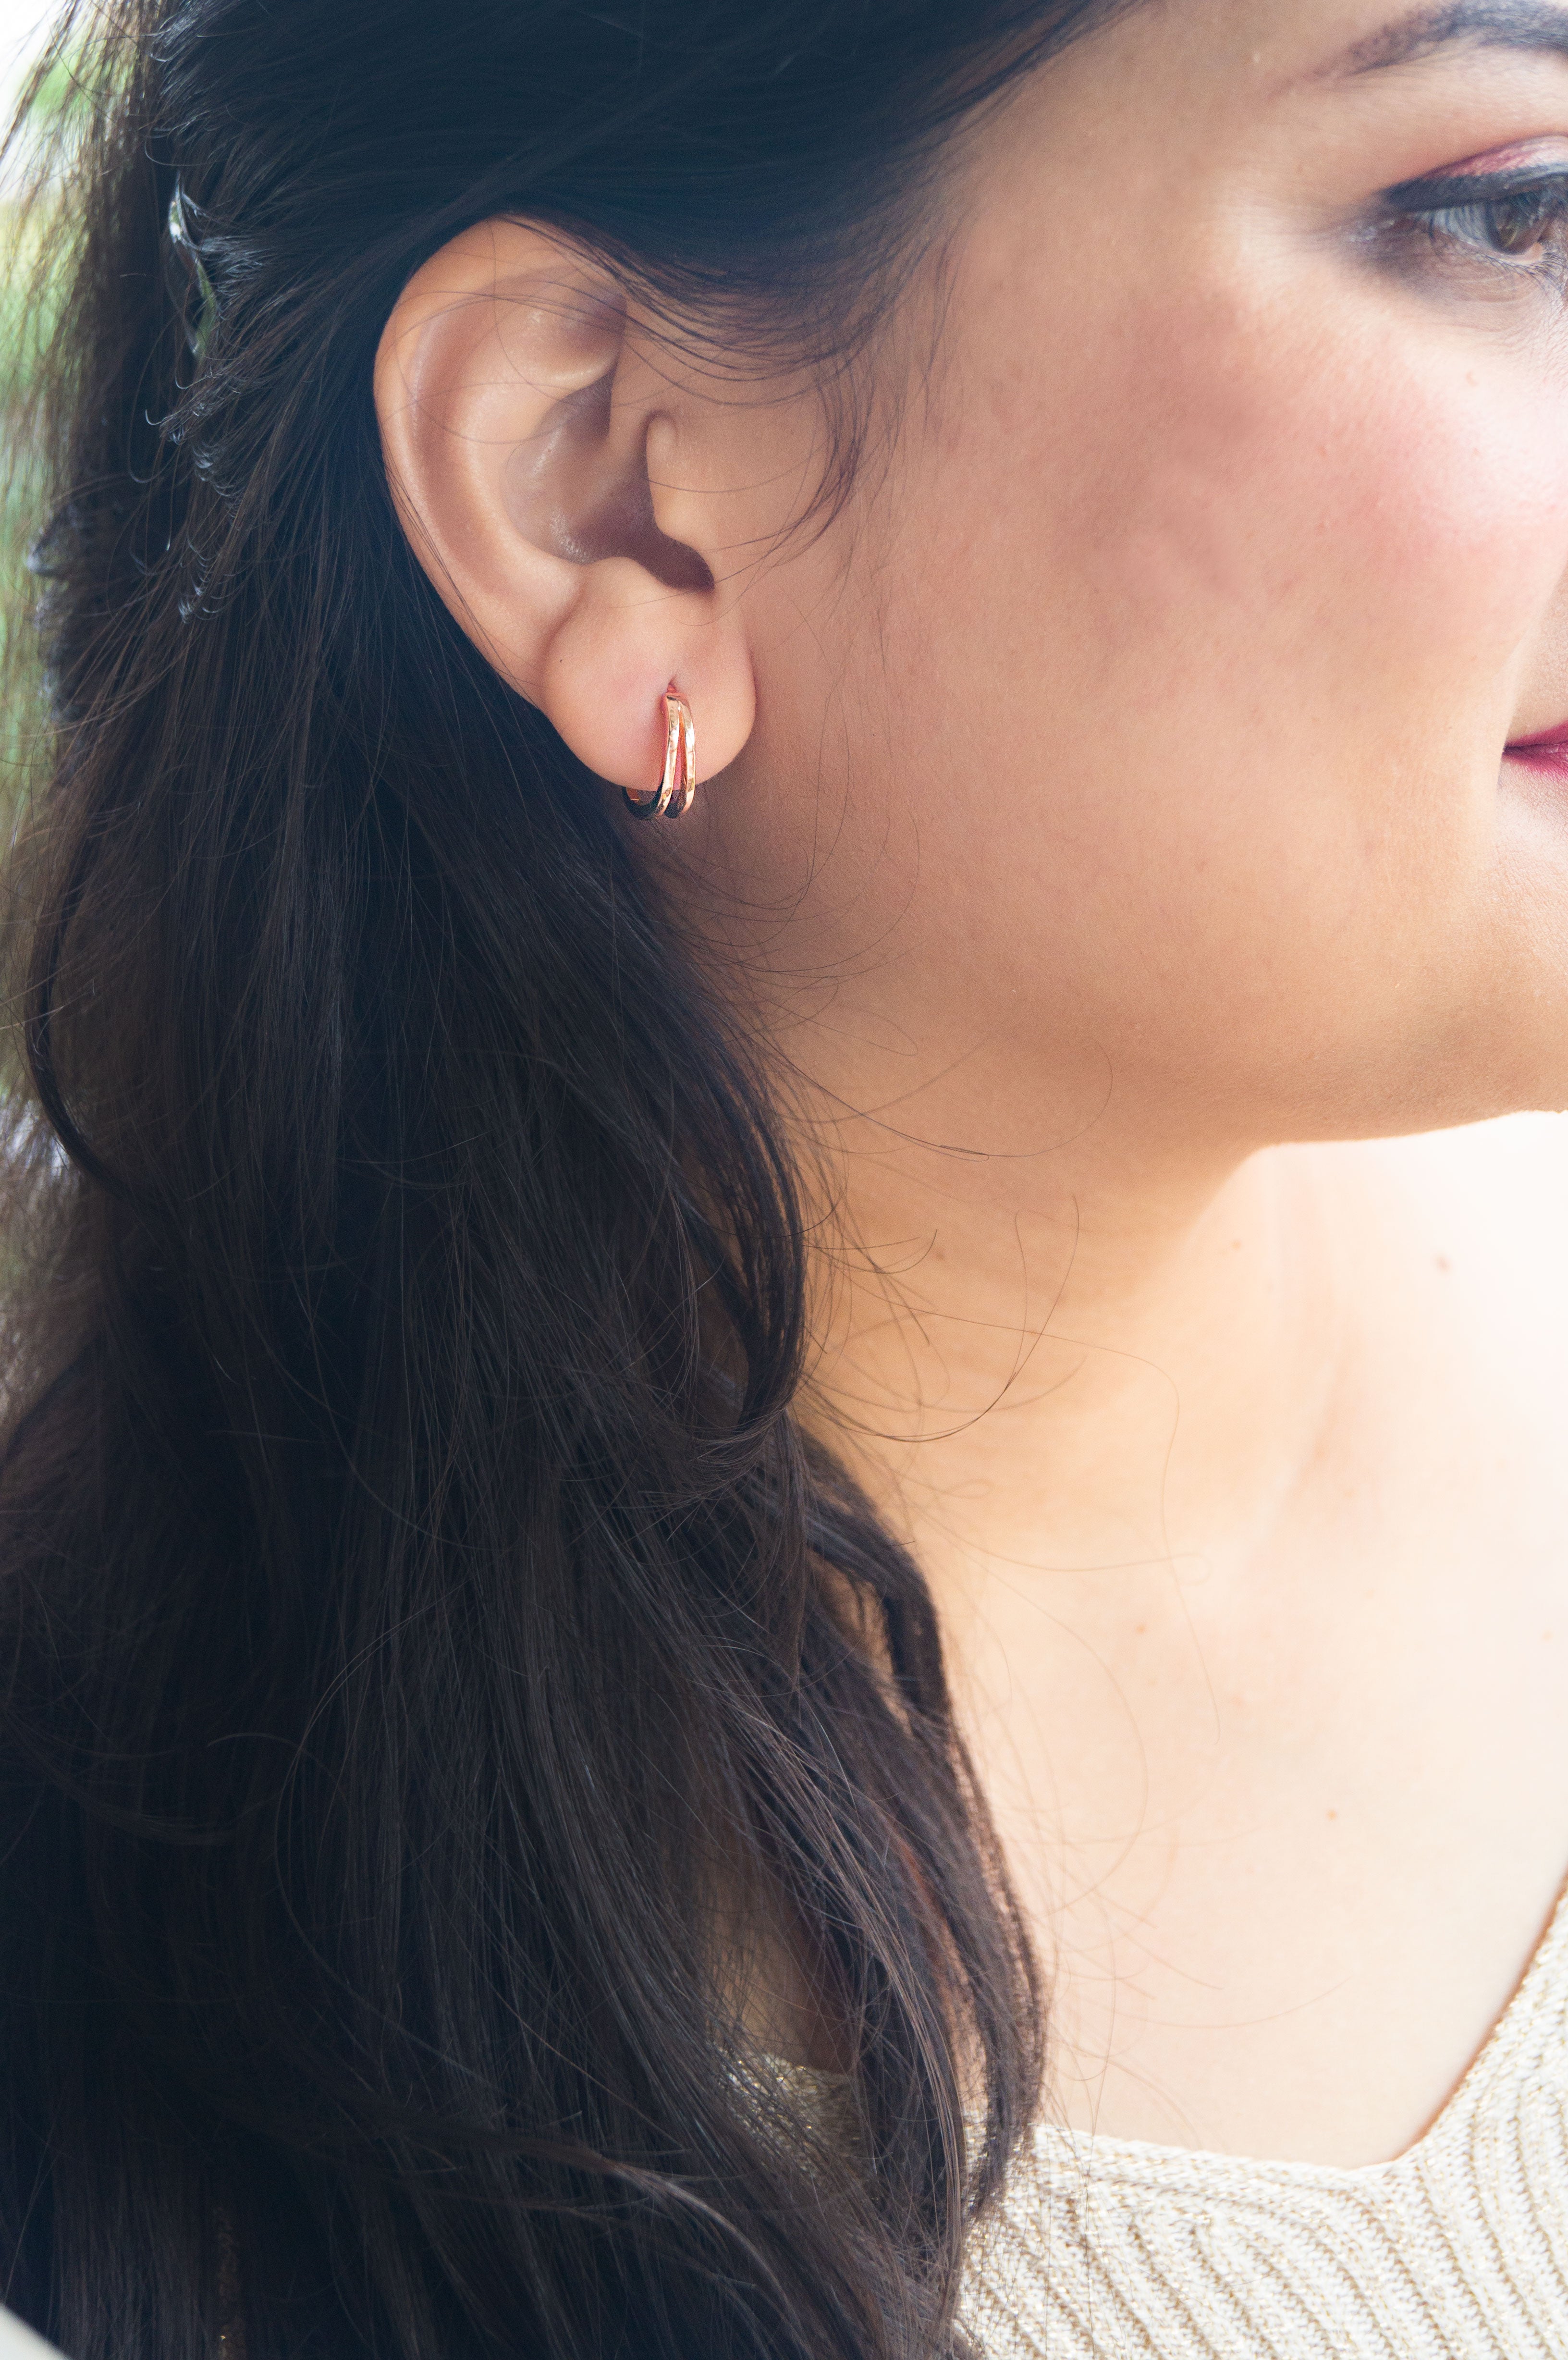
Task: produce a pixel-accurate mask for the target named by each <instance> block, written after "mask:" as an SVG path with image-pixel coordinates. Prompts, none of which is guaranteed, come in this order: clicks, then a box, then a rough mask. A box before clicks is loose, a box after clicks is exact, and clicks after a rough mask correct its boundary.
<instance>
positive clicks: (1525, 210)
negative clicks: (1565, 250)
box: [1455, 180, 1568, 262]
mask: <svg viewBox="0 0 1568 2360" xmlns="http://www.w3.org/2000/svg"><path fill="white" fill-rule="evenodd" d="M1455 211H1456V212H1458V213H1461V214H1465V213H1468V214H1471V215H1473V216H1474V224H1475V235H1476V236H1477V241H1478V242H1481V241H1484V242H1485V243H1486V244H1487V245H1489V246H1491V247H1492V248H1493V249H1494V251H1495V252H1497V253H1498V254H1506V255H1507V256H1508V257H1509V259H1510V260H1512V261H1515V262H1528V261H1530V260H1531V259H1532V258H1537V259H1541V260H1545V259H1546V257H1547V254H1548V251H1549V250H1550V249H1552V248H1553V247H1560V246H1561V245H1562V243H1563V232H1564V229H1565V228H1568V186H1565V185H1564V184H1563V181H1561V180H1542V181H1541V182H1539V183H1538V184H1537V186H1536V187H1534V188H1533V189H1513V190H1510V191H1509V192H1508V195H1507V196H1501V197H1491V198H1488V199H1486V201H1485V202H1483V203H1481V204H1477V205H1466V206H1463V207H1458V208H1455ZM1455 226H1457V224H1455Z"/></svg>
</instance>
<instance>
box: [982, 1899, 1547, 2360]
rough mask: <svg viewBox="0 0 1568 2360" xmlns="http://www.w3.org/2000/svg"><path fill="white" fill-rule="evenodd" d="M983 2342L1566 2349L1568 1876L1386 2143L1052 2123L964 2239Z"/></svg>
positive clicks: (1117, 2355) (1291, 2352)
mask: <svg viewBox="0 0 1568 2360" xmlns="http://www.w3.org/2000/svg"><path fill="white" fill-rule="evenodd" d="M964 2322H965V2324H966V2325H967V2327H968V2329H969V2331H970V2333H971V2335H972V2336H973V2337H974V2339H975V2343H976V2344H978V2345H979V2347H980V2349H981V2351H982V2353H984V2355H985V2360H1025V2355H1028V2360H1568V1896H1565V1897H1564V1899H1563V1901H1561V1902H1560V1903H1559V1904H1558V1907H1557V1912H1556V1915H1555V1917H1553V1919H1552V1925H1551V1928H1550V1929H1549V1930H1548V1932H1547V1934H1546V1937H1545V1939H1544V1940H1543V1941H1542V1943H1541V1948H1540V1950H1538V1951H1537V1952H1536V1955H1535V1959H1534V1961H1533V1962H1532V1964H1531V1966H1530V1972H1529V1973H1528V1974H1527V1975H1526V1977H1525V1979H1524V1982H1523V1983H1521V1984H1520V1986H1519V1991H1518V1992H1517V1993H1516V1994H1515V1995H1514V1999H1513V2001H1512V2004H1511V2005H1509V2007H1508V2010H1507V2012H1506V2013H1505V2014H1504V2016H1502V2018H1501V2020H1500V2021H1499V2023H1498V2024H1497V2028H1496V2029H1495V2031H1494V2032H1493V2034H1492V2037H1491V2038H1490V2039H1489V2040H1488V2042H1487V2044H1486V2048H1485V2049H1483V2050H1482V2052H1481V2055H1480V2056H1479V2058H1477V2060H1476V2061H1475V2064H1474V2065H1473V2066H1472V2067H1471V2069H1470V2071H1469V2073H1468V2074H1467V2075H1466V2076H1465V2081H1464V2082H1463V2083H1462V2085H1461V2086H1460V2088H1459V2090H1458V2091H1457V2092H1455V2094H1454V2097H1453V2098H1452V2099H1451V2100H1450V2102H1449V2103H1448V2104H1447V2106H1445V2107H1444V2109H1443V2113H1442V2114H1441V2115H1440V2116H1439V2118H1438V2120H1437V2121H1436V2123H1434V2125H1432V2129H1431V2130H1430V2131H1428V2133H1427V2134H1426V2136H1425V2137H1424V2138H1422V2139H1421V2141H1420V2142H1419V2143H1418V2144H1417V2145H1416V2146H1415V2147H1411V2148H1410V2150H1409V2151H1408V2153H1406V2154H1404V2155H1402V2156H1400V2157H1399V2158H1398V2159H1397V2160H1396V2161H1394V2162H1392V2163H1377V2164H1371V2165H1368V2166H1367V2167H1366V2168H1365V2169H1361V2170H1338V2169H1334V2168H1332V2167H1330V2166H1327V2165H1320V2164H1305V2163H1254V2162H1250V2161H1246V2160H1243V2159H1241V2158H1236V2157H1234V2156H1224V2155H1200V2154H1193V2153H1191V2152H1189V2151H1188V2150H1186V2149H1185V2148H1181V2147H1149V2146H1144V2145H1142V2144H1140V2143H1139V2142H1138V2141H1136V2140H1130V2139H1111V2138H1094V2137H1089V2136H1078V2135H1075V2134H1073V2132H1070V2131H1066V2130H1062V2129H1061V2128H1059V2127H1056V2126H1053V2125H1050V2124H1042V2125H1040V2127H1039V2128H1038V2129H1037V2131H1036V2132H1035V2134H1034V2137H1033V2140H1032V2142H1031V2145H1030V2146H1029V2149H1028V2150H1027V2151H1026V2153H1025V2154H1024V2155H1023V2156H1022V2157H1021V2158H1019V2160H1018V2163H1017V2165H1016V2166H1015V2167H1014V2171H1013V2174H1012V2177H1011V2178H1010V2180H1009V2181H1008V2184H1007V2188H1006V2190H1005V2191H1004V2201H1003V2203H1002V2206H1001V2209H1000V2211H999V2212H997V2213H996V2216H995V2217H994V2218H993V2219H992V2220H991V2221H990V2222H988V2223H987V2224H986V2226H985V2229H984V2231H983V2232H982V2234H981V2235H980V2236H979V2238H978V2239H977V2241H976V2245H975V2251H974V2253H973V2255H972V2256H971V2261H970V2265H969V2270H968V2274H967V2278H966V2283H965V2291H964Z"/></svg>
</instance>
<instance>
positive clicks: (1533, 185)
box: [1381, 166, 1568, 295]
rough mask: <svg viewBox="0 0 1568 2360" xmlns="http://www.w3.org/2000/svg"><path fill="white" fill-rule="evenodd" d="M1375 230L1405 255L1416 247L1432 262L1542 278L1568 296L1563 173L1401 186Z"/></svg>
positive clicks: (1566, 179) (1458, 177)
mask: <svg viewBox="0 0 1568 2360" xmlns="http://www.w3.org/2000/svg"><path fill="white" fill-rule="evenodd" d="M1381 226H1382V228H1383V231H1384V233H1385V235H1392V236H1393V237H1394V238H1395V239H1396V240H1398V241H1399V242H1400V243H1401V244H1402V245H1403V246H1405V247H1406V249H1407V251H1408V249H1409V248H1410V246H1411V245H1412V244H1414V243H1416V242H1420V243H1421V244H1424V245H1425V246H1426V247H1427V248H1428V249H1429V250H1432V251H1434V252H1435V255H1436V256H1437V257H1438V258H1439V259H1448V260H1452V261H1456V262H1461V263H1464V262H1470V263H1473V264H1479V265H1481V266H1482V267H1486V265H1488V264H1489V265H1490V266H1491V267H1492V268H1494V269H1496V270H1498V271H1501V272H1504V273H1507V274H1508V275H1511V276H1514V277H1516V278H1517V277H1519V276H1523V277H1526V278H1530V279H1541V278H1545V279H1548V280H1550V281H1551V283H1552V284H1553V285H1554V286H1556V287H1557V288H1558V289H1559V290H1560V291H1561V292H1563V294H1564V295H1568V166H1565V167H1562V168H1560V169H1556V170H1553V171H1550V172H1543V171H1542V170H1541V169H1540V168H1539V167H1537V168H1536V169H1535V170H1534V171H1533V172H1530V173H1523V172H1498V173H1473V172H1470V173H1462V174H1454V175H1447V176H1444V177H1442V178H1439V179H1436V180H1411V181H1408V182H1407V183H1406V184H1405V185H1404V186H1403V187H1402V188H1398V189H1394V190H1391V191H1389V193H1388V197H1387V198H1386V199H1385V200H1384V212H1383V216H1382V224H1381Z"/></svg>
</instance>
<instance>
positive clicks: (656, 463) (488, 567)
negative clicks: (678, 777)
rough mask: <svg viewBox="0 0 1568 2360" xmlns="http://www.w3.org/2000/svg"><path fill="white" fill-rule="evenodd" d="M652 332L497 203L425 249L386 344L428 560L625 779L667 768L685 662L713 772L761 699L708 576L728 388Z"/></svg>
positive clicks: (522, 675)
mask: <svg viewBox="0 0 1568 2360" xmlns="http://www.w3.org/2000/svg"><path fill="white" fill-rule="evenodd" d="M655 354H656V348H655V347H654V346H653V344H652V343H651V340H650V341H649V344H648V346H647V347H646V348H644V347H639V345H638V344H637V338H636V337H635V335H633V334H631V333H628V314H627V306H626V300H625V297H624V295H623V293H622V291H621V290H620V289H619V288H618V287H617V286H616V285H615V281H614V280H613V279H610V278H609V277H608V276H607V275H606V274H605V273H604V271H603V270H601V269H599V268H597V267H596V266H594V265H593V264H592V263H590V262H589V261H588V260H587V259H586V258H585V257H582V256H580V255H578V254H577V253H576V252H575V250H574V249H573V248H572V246H570V244H569V243H568V242H567V241H566V240H564V239H562V238H559V237H554V236H551V235H550V234H549V233H547V232H545V231H543V230H539V229H536V228H533V227H531V226H529V225H528V224H527V223H522V222H513V221H502V220H497V221H490V222H485V223H482V224H480V225H479V226H478V227H477V228H475V229H472V230H467V231H465V232H464V233H463V235H462V236H460V237H457V238H454V239H453V240H452V243H451V244H450V245H449V246H443V247H442V248H441V252H440V253H439V254H437V255H434V256H433V257H431V259H430V261H429V262H427V263H426V264H425V265H424V267H423V268H422V269H420V270H418V271H416V273H415V274H414V277H413V278H412V279H410V280H409V281H408V286H407V287H406V288H405V289H404V290H403V292H402V294H401V296H400V297H399V298H398V301H397V308H396V310H395V311H393V314H392V317H391V319H390V320H389V321H388V322H387V327H386V330H385V332H384V333H383V335H382V338H381V345H380V349H379V351H378V353H377V355H376V414H377V417H378V419H379V421H380V426H381V440H382V447H383V450H384V452H385V454H386V459H387V475H388V478H389V481H390V484H391V488H392V496H393V498H394V500H395V502H396V504H397V513H398V515H399V517H400V518H401V519H402V523H403V527H404V530H406V532H407V533H408V538H409V541H411V543H412V545H413V547H414V550H415V551H416V552H417V554H418V555H419V560H420V562H421V563H422V564H423V565H424V567H425V570H426V572H427V573H428V574H429V575H430V580H431V581H432V583H433V584H434V585H435V587H436V588H437V590H438V591H439V592H440V593H441V597H442V598H443V599H444V600H445V602H446V604H447V606H449V607H450V608H451V610H452V614H453V615H454V616H455V617H456V618H457V620H458V621H459V622H460V623H461V624H462V626H463V629H464V630H465V631H466V632H467V633H468V635H469V637H470V638H471V639H473V640H474V643H475V645H476V646H477V647H479V648H480V649H481V650H483V652H484V653H485V656H486V657H487V658H488V659H489V661H491V662H492V663H493V664H494V665H495V669H496V671H497V672H500V674H501V675H502V677H503V679H505V680H506V681H508V682H509V683H511V685H512V686H513V687H514V688H516V689H518V690H520V691H521V693H522V694H524V695H525V696H527V697H528V698H529V699H530V700H531V701H532V702H533V703H534V704H536V705H540V706H541V707H542V708H543V710H544V711H545V712H546V713H547V714H548V715H549V716H550V720H551V721H552V722H553V723H554V724H555V727H556V728H557V729H558V730H559V731H560V732H561V737H563V738H564V739H565V740H566V742H567V744H568V745H569V746H570V747H571V748H572V751H573V753H575V754H576V755H577V756H578V757H579V758H580V759H582V760H583V762H585V763H586V764H587V765H588V767H589V769H590V770H595V771H597V772H598V774H599V776H600V777H601V778H604V779H608V780H610V781H613V782H614V783H615V785H617V786H623V787H641V788H648V787H651V786H653V785H654V783H655V782H656V781H657V780H658V779H659V773H660V771H661V770H662V768H663V762H664V707H663V695H664V691H665V690H666V689H667V688H668V687H670V685H671V683H673V684H674V685H675V686H676V687H678V688H679V689H680V690H681V694H683V695H684V696H685V698H686V700H687V702H688V704H689V705H691V712H692V716H693V718H694V721H695V725H696V730H697V760H698V765H699V771H700V775H701V776H702V777H703V778H709V777H711V776H712V775H713V772H714V771H715V770H722V769H724V766H725V765H726V764H727V763H729V762H732V761H733V760H734V759H735V756H736V755H737V754H738V753H739V752H740V749H741V748H742V747H743V746H744V745H745V743H746V738H747V737H749V735H750V734H751V727H752V722H753V719H754V716H755V713H756V690H755V687H754V684H753V677H752V667H751V657H750V650H749V649H748V646H747V644H746V634H745V631H744V628H743V627H742V622H741V617H740V612H739V595H738V588H737V586H736V585H729V586H728V587H726V586H725V585H724V582H723V580H722V578H716V577H720V575H721V569H722V566H723V563H724V560H723V552H722V549H721V547H720V543H721V542H727V541H730V540H731V535H730V534H729V533H727V532H725V531H724V530H723V528H722V526H721V524H720V518H721V516H722V515H723V514H724V507H725V503H724V497H723V488H724V487H723V484H722V482H721V481H720V480H719V475H720V474H721V473H722V464H721V462H720V460H719V457H718V453H719V449H720V447H721V446H722V445H723V443H724V425H723V418H722V411H723V405H718V406H717V407H716V408H715V406H714V405H713V404H709V403H705V402H704V401H703V399H702V395H701V392H700V390H699V389H698V388H696V387H695V386H694V385H693V386H683V385H682V384H681V381H680V378H679V377H678V375H677V373H676V371H675V370H674V369H673V368H672V367H671V366H668V365H666V366H664V367H662V368H660V367H659V366H656V365H655ZM710 411H711V412H713V415H712V416H709V415H707V413H708V412H710Z"/></svg>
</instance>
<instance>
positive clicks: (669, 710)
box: [621, 681, 697, 819]
mask: <svg viewBox="0 0 1568 2360" xmlns="http://www.w3.org/2000/svg"><path fill="white" fill-rule="evenodd" d="M621 792H622V794H623V795H624V796H625V797H626V808H627V810H628V811H632V812H635V813H636V814H637V818H638V819H680V818H681V815H682V814H683V813H686V812H689V811H690V810H691V798H692V796H693V795H694V794H695V793H696V792H697V732H696V729H695V728H694V727H693V726H692V721H691V706H690V705H688V704H687V702H686V699H685V698H684V697H683V696H682V695H681V692H680V691H679V689H678V688H677V687H676V685H675V683H674V682H673V681H671V682H670V686H669V687H668V688H667V689H666V690H665V692H664V775H663V777H662V778H661V779H660V780H659V784H658V786H657V787H655V788H654V790H653V792H651V794H646V795H643V794H637V792H634V790H633V789H632V788H630V787H623V788H622V789H621Z"/></svg>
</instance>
